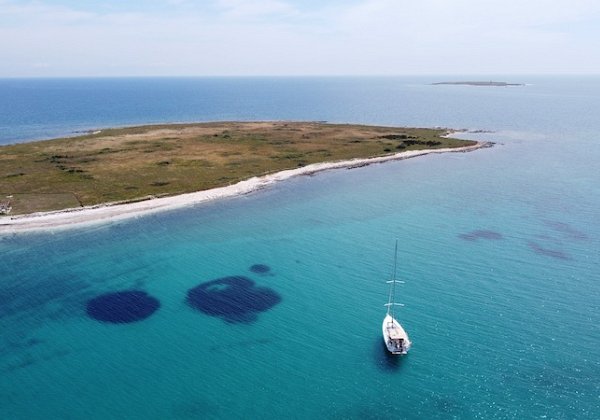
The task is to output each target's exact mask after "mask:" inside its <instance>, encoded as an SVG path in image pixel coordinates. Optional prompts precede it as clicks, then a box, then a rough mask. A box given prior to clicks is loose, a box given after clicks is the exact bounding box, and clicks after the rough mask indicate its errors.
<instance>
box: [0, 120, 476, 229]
mask: <svg viewBox="0 0 600 420" xmlns="http://www.w3.org/2000/svg"><path fill="white" fill-rule="evenodd" d="M448 133H449V132H448V130H446V129H431V128H408V127H379V126H368V125H352V124H328V123H322V122H286V121H274V122H268V121H267V122H211V123H194V124H167V125H148V126H139V127H127V128H115V129H105V130H96V131H93V132H89V133H87V134H85V135H78V136H75V137H66V138H60V139H54V140H45V141H36V142H28V143H20V144H12V145H7V146H2V147H0V200H1V204H2V210H3V211H2V213H3V214H2V215H0V230H2V228H3V227H4V228H6V227H13V228H15V229H16V227H17V226H19V225H29V227H32V226H35V225H36V223H37V222H39V221H41V220H42V219H43V220H46V221H49V222H48V223H47V224H45V225H44V226H46V227H47V226H49V225H53V224H60V223H61V222H60V221H58V219H59V218H61V220H63V222H64V223H63V224H69V223H75V222H77V220H76V221H75V222H74V221H73V220H71V222H67V221H65V220H66V218H68V217H70V218H71V219H74V218H75V219H78V220H79V221H87V222H90V221H98V220H101V219H103V218H110V217H125V216H131V215H136V214H140V213H145V212H148V211H156V210H161V209H166V208H173V207H177V206H179V207H180V206H183V205H186V204H190V203H197V202H202V201H206V200H210V199H215V198H219V197H225V196H232V195H238V194H244V193H247V192H250V191H253V190H256V189H257V188H262V187H263V186H264V185H266V184H269V183H271V182H275V181H278V180H281V179H286V178H289V177H290V176H295V175H301V174H311V173H315V172H318V171H321V170H325V169H331V168H339V167H354V166H364V165H367V164H370V163H373V162H381V161H385V160H390V159H403V158H407V157H412V156H417V155H421V154H425V153H436V152H437V153H440V152H447V151H470V150H474V149H477V148H480V147H483V146H486V145H487V144H484V143H478V142H475V141H468V140H459V139H455V138H451V137H450V136H449V135H448ZM82 209H83V210H84V211H83V212H82ZM107 209H108V210H107ZM40 212H42V213H40ZM52 220H55V221H54V222H52ZM38 224H39V223H38ZM5 230H6V229H5Z"/></svg>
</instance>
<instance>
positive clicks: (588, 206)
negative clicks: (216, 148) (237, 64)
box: [0, 78, 600, 419]
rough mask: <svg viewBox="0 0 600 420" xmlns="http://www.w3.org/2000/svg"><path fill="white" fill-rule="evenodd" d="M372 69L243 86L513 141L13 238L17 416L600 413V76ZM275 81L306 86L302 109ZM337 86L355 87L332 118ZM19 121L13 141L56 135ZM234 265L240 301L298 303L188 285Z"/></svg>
mask: <svg viewBox="0 0 600 420" xmlns="http://www.w3.org/2000/svg"><path fill="white" fill-rule="evenodd" d="M504 79H505V78H504ZM504 79H502V80H504ZM200 80H201V81H202V83H205V84H208V85H210V83H209V80H204V79H200ZM357 80H358V81H359V82H360V83H358V82H356V80H353V81H350V80H347V79H300V80H298V79H291V80H280V79H274V80H270V79H267V80H264V79H261V80H260V83H262V84H263V86H264V85H265V84H266V85H268V86H269V89H268V92H269V95H274V96H272V97H271V99H270V100H269V101H262V99H260V98H262V97H260V98H258V99H256V98H255V99H254V100H253V99H252V97H254V96H253V95H249V96H248V97H245V96H244V95H243V92H252V91H255V90H260V89H261V85H260V83H259V84H258V86H257V84H256V83H255V82H256V81H255V80H254V79H243V80H237V79H236V80H234V81H233V82H232V83H234V85H235V84H238V85H235V86H233V87H231V86H230V89H231V90H232V92H233V91H235V92H238V91H240V92H242V93H240V95H241V96H242V97H244V98H245V101H246V104H247V108H248V109H250V110H251V112H252V113H254V114H256V115H258V116H260V118H265V119H268V118H271V119H277V118H280V117H281V118H283V116H282V115H281V114H282V113H285V118H292V119H327V120H343V121H348V122H372V123H393V124H409V125H424V126H433V125H442V126H453V127H468V128H477V129H489V130H492V131H494V132H493V133H487V134H486V133H478V134H467V135H466V136H467V137H473V138H480V139H484V140H493V141H496V142H497V144H496V146H495V147H494V148H491V149H482V150H479V151H476V152H472V153H468V154H462V153H458V154H444V155H431V156H427V157H421V158H417V159H411V160H406V161H401V162H392V163H386V164H380V165H372V166H369V167H363V168H357V169H352V170H336V171H328V172H325V173H321V174H318V175H316V176H310V177H300V178H296V179H292V180H290V181H288V182H285V183H281V184H279V185H276V186H273V187H271V188H268V189H265V190H262V191H259V192H256V193H253V194H249V195H246V196H242V197H239V198H235V199H227V200H223V201H220V202H215V203H210V204H206V205H201V206H196V207H194V208H190V209H184V210H178V211H171V212H167V213H163V214H159V215H153V216H148V217H142V218H138V219H135V220H132V221H128V222H119V223H113V224H107V225H102V226H98V227H94V228H89V229H78V230H71V231H67V232H62V233H46V234H25V235H18V236H6V237H0V253H1V255H2V257H1V259H0V278H1V279H2V281H1V282H0V329H1V331H2V334H1V335H0V372H1V375H0V417H2V418H10V419H12V418H14V419H47V418H76V419H79V418H81V419H92V418H102V419H104V418H131V419H138V418H139V419H150V418H151V419H154V418H156V419H164V418H175V419H186V418H239V417H242V418H332V419H336V418H360V419H363V418H367V419H369V418H389V417H394V418H467V419H468V418H485V419H488V418H556V419H563V418H564V419H571V418H590V419H592V418H598V416H599V415H600V381H599V378H600V350H599V348H598V345H599V344H600V331H599V327H598V326H599V325H600V311H599V309H600V308H599V306H600V286H599V284H598V278H599V275H598V273H599V272H600V261H599V258H598V257H599V250H600V218H598V210H597V209H598V208H599V206H600V190H599V189H598V185H599V181H600V171H598V169H597V162H598V159H599V158H600V141H599V140H598V135H599V133H600V120H598V119H597V114H598V110H600V79H598V78H582V79H577V78H557V79H552V78H537V79H535V80H523V81H525V82H529V83H531V85H528V86H524V87H521V88H514V89H513V88H509V89H506V88H473V87H463V86H435V87H433V86H428V85H426V84H424V83H423V80H422V79H410V78H396V79H357ZM518 81H521V80H518ZM167 82H168V83H182V84H185V80H183V81H182V80H179V81H176V82H175V81H165V83H167ZM188 82H189V83H192V84H194V83H200V82H199V81H198V80H192V81H188ZM40 83H41V82H40ZM65 83H66V82H65ZM78 83H84V81H79V82H78ZM90 83H92V82H90ZM115 83H117V82H115ZM118 83H125V82H124V81H118ZM118 83H117V84H118ZM219 83H222V84H225V85H227V81H223V80H220V81H219V82H218V83H217V84H216V85H215V86H216V87H214V89H215V91H219V89H225V88H224V87H223V86H221V85H219ZM92 84H93V83H92ZM84 85H85V83H84ZM239 86H242V88H240V87H239ZM277 86H280V87H281V89H282V92H285V95H287V96H288V97H289V96H290V92H295V93H296V96H293V95H292V97H293V98H296V99H294V100H293V101H292V103H290V105H289V108H287V109H286V110H285V111H282V110H280V109H279V108H280V107H279V106H278V105H277V104H281V103H282V102H285V101H286V99H285V98H282V97H280V96H278V95H282V96H283V95H284V93H279V94H278V93H277V92H279V88H277ZM87 87H88V88H89V89H91V87H90V86H89V85H87ZM113 88H114V86H113ZM163 88H164V87H163ZM342 88H343V89H342ZM115 89H116V88H115ZM164 89H165V91H168V89H166V88H164ZM192 90H193V89H192ZM159 91H160V89H159ZM307 92H309V93H310V92H312V93H310V94H308V93H307ZM383 93H386V94H385V95H384V94H383ZM317 94H318V95H321V96H322V97H323V98H327V99H326V100H325V99H324V101H325V103H329V104H333V103H337V102H338V101H337V100H338V99H340V98H352V99H351V100H349V102H348V101H346V102H344V101H340V102H339V103H340V105H339V107H338V108H335V109H334V110H328V111H327V112H325V111H323V113H324V114H327V115H326V116H325V117H321V118H319V117H317V116H315V115H314V113H315V111H314V109H313V107H312V105H313V102H312V99H314V98H315V97H316V96H318V95H317ZM378 94H381V98H382V99H381V103H377V104H375V103H374V102H375V100H374V99H373V98H374V97H375V96H377V95H378ZM148 95H159V93H156V92H150V93H148ZM265 95H266V94H265ZM336 95H337V96H336ZM159 96H160V95H159ZM0 97H1V95H0ZM309 97H310V98H311V100H309ZM336 98H337V99H336ZM361 98H362V99H363V100H362V101H361ZM402 99H405V100H404V101H403V100H402ZM131 100H132V101H134V100H133V99H131ZM287 100H291V99H289V98H288V99H287ZM67 102H68V101H67ZM97 102H98V103H102V101H101V99H98V100H97ZM134 102H135V101H134ZM319 103H320V102H319ZM93 104H94V101H92V103H91V104H90V108H89V110H88V112H87V114H88V115H89V114H92V113H93V112H92V111H91V110H93V109H94V106H93ZM411 104H412V105H414V107H411ZM427 104H430V107H429V108H428V107H427ZM97 105H98V104H97ZM370 105H372V107H371V108H369V106H370ZM98 106H99V105H98ZM319 106H322V105H318V106H317V108H318V107H319ZM148 107H150V108H151V107H152V105H148ZM206 107H207V109H210V106H209V105H206ZM32 108H33V109H35V101H33V102H32V104H30V109H32ZM367 108H369V109H367ZM403 109H407V110H409V111H407V112H406V113H403V112H402V110H403ZM13 112H14V113H18V112H17V111H13ZM84 114H85V112H82V115H84ZM207 114H210V111H207ZM203 115H204V114H203ZM84 116H85V115H84ZM269 116H271V117H269ZM237 117H239V118H237ZM334 117H335V118H334ZM20 118H21V119H22V120H23V121H25V120H26V119H27V118H25V117H24V116H21V117H20ZM90 118H91V117H90ZM170 118H172V119H173V120H186V118H187V117H186V116H185V115H183V114H182V115H180V116H179V118H178V117H177V116H176V115H175V116H170ZM245 118H249V119H251V116H249V115H248V114H243V113H240V114H234V115H233V117H231V119H245ZM198 119H202V118H198ZM12 120H13V121H17V120H19V117H17V116H13V117H12ZM85 120H86V119H85V118H81V121H80V122H79V123H77V124H73V126H74V127H75V126H77V127H79V126H81V127H89V126H90V124H89V122H86V121H85ZM112 122H113V121H112V120H110V119H109V118H107V119H106V121H105V123H106V124H107V125H108V124H110V123H112ZM129 122H131V123H136V122H135V121H123V122H122V123H123V124H127V123H129ZM78 124H80V125H78ZM42 125H43V124H42ZM101 125H102V124H101ZM59 129H60V130H63V132H64V133H67V132H68V129H67V128H66V125H65V127H63V128H59ZM12 130H13V131H12V133H13V134H11V135H7V136H6V137H5V138H4V139H5V141H6V142H9V141H13V140H15V139H16V138H17V137H19V136H20V139H26V138H37V137H40V136H38V135H37V134H36V133H39V131H36V130H33V131H32V130H30V129H29V128H28V127H27V124H21V125H19V124H15V126H14V127H13V129H12ZM42 131H43V130H42ZM15 133H20V134H18V135H17V134H15ZM11 139H12V140H11ZM395 238H399V241H400V262H401V264H400V270H399V274H400V276H401V277H402V278H404V279H405V280H406V284H405V285H403V286H402V288H401V289H400V290H399V292H400V300H401V301H403V302H404V303H405V304H406V306H405V307H404V308H403V309H402V310H401V312H400V319H401V322H402V323H403V325H404V327H405V328H406V330H407V331H408V333H409V334H410V336H411V340H412V341H413V348H412V349H411V352H410V354H409V355H408V356H406V357H403V358H389V357H387V355H386V353H385V352H384V347H383V343H382V341H381V337H380V335H381V320H382V319H383V316H384V314H385V308H384V307H383V303H385V301H386V299H387V288H386V284H385V280H386V278H387V277H388V276H389V274H390V270H391V264H392V259H393V246H394V239H395ZM256 264H262V265H266V266H268V267H269V270H268V271H267V272H264V273H260V272H253V271H252V270H251V267H252V266H253V265H256ZM263 271H264V270H263ZM228 276H243V277H245V278H248V279H250V280H252V281H254V282H255V284H254V285H251V286H248V285H247V283H244V284H246V286H248V287H249V288H250V289H251V290H252V292H251V293H249V292H248V289H245V288H242V289H243V293H241V294H240V295H239V296H237V295H236V296H237V298H239V300H238V301H237V302H238V303H240V304H241V305H243V304H247V303H248V302H247V300H248V296H250V297H253V298H254V299H256V300H260V298H261V296H267V297H268V296H273V295H274V294H275V295H276V296H278V297H279V300H277V301H270V303H271V305H267V306H269V307H267V308H262V309H264V310H263V311H256V312H252V313H246V314H245V315H244V316H242V317H239V318H235V317H234V318H233V319H232V318H230V317H224V316H220V317H219V316H211V315H208V314H206V313H203V312H201V311H198V310H196V309H194V307H193V306H192V305H190V304H189V302H188V301H187V300H186V297H187V294H188V292H189V291H190V290H191V289H193V288H195V287H197V286H198V285H201V284H202V283H205V282H208V281H211V280H215V279H222V278H225V277H228ZM236 284H237V283H236ZM246 286H244V287H246ZM123 290H141V291H144V292H147V293H148V294H149V295H150V296H153V297H155V298H156V299H158V300H159V301H160V308H159V309H158V310H156V312H154V313H153V314H152V315H150V316H149V317H148V318H146V319H144V320H141V321H138V322H132V323H123V324H110V323H102V322H98V321H96V320H94V319H92V318H90V317H89V316H88V314H87V313H86V305H87V302H89V301H90V300H91V299H93V298H95V297H97V296H99V295H102V294H104V293H108V292H115V291H123ZM211 290H212V289H211ZM215 290H221V291H222V290H228V289H227V287H226V286H223V284H221V285H220V286H219V287H215ZM229 290H231V289H229ZM235 290H238V289H235Z"/></svg>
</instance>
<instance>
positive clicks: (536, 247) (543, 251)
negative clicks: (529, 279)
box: [527, 241, 571, 260]
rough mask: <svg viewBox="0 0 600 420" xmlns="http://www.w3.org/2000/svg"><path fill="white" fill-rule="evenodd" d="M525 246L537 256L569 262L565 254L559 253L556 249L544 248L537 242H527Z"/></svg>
mask: <svg viewBox="0 0 600 420" xmlns="http://www.w3.org/2000/svg"><path fill="white" fill-rule="evenodd" d="M527 245H528V246H529V248H531V249H532V250H533V251H534V252H535V253H536V254H539V255H545V256H547V257H552V258H556V259H558V260H570V259H571V258H570V257H569V256H568V255H567V254H566V253H565V252H563V251H559V250H557V249H548V248H544V247H542V246H541V245H540V244H538V243H537V242H533V241H529V242H527Z"/></svg>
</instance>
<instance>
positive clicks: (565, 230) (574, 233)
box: [543, 220, 589, 240]
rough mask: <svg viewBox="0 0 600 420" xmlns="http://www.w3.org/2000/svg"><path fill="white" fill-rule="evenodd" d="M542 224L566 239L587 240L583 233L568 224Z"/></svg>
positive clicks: (550, 222)
mask: <svg viewBox="0 0 600 420" xmlns="http://www.w3.org/2000/svg"><path fill="white" fill-rule="evenodd" d="M543 222H544V224H545V225H546V226H548V227H550V228H552V229H554V230H555V231H557V232H559V233H561V234H563V235H564V236H565V237H566V238H568V239H575V240H585V239H589V238H588V236H587V235H586V234H585V233H584V232H581V231H580V230H577V229H575V228H574V227H572V226H571V225H569V224H568V223H565V222H558V221H555V220H544V221H543Z"/></svg>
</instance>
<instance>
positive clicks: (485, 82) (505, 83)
mask: <svg viewBox="0 0 600 420" xmlns="http://www.w3.org/2000/svg"><path fill="white" fill-rule="evenodd" d="M432 85H466V86H525V85H524V84H523V83H509V82H493V81H491V80H490V81H480V82H477V81H475V82H474V81H466V82H436V83H432Z"/></svg>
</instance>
